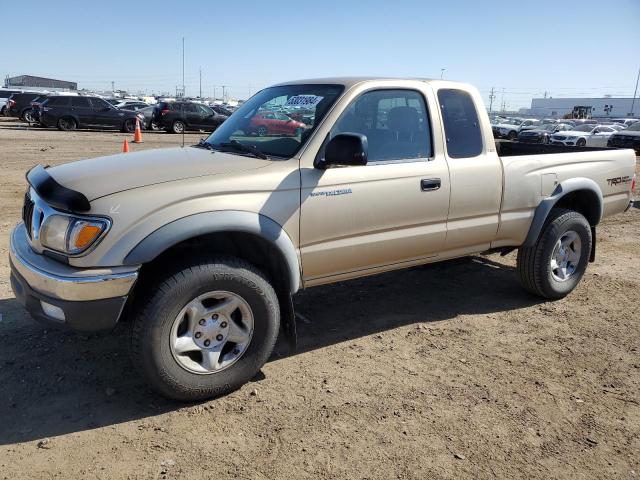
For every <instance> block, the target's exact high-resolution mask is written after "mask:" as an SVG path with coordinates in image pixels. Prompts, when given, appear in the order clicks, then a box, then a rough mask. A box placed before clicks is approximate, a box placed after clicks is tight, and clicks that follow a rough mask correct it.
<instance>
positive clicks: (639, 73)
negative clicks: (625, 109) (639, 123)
mask: <svg viewBox="0 0 640 480" xmlns="http://www.w3.org/2000/svg"><path fill="white" fill-rule="evenodd" d="M638 81H640V68H639V69H638V76H637V77H636V89H635V90H634V91H633V100H631V115H630V116H631V117H633V107H634V106H635V104H636V95H637V94H638Z"/></svg>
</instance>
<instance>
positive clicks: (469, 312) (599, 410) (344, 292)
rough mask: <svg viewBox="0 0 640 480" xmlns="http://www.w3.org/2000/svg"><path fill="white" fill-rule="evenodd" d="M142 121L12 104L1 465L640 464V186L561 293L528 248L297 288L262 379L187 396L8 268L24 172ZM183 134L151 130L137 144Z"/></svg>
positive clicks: (185, 469) (358, 467)
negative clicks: (21, 118)
mask: <svg viewBox="0 0 640 480" xmlns="http://www.w3.org/2000/svg"><path fill="white" fill-rule="evenodd" d="M203 136H206V134H204V133H188V134H186V135H185V136H184V139H185V144H186V145H190V144H193V143H196V142H197V141H198V139H199V138H201V137H203ZM131 137H132V136H131V134H124V133H114V132H99V131H80V130H76V131H73V132H62V131H58V130H53V129H46V130H45V129H41V128H30V127H28V126H27V125H26V124H24V123H21V122H18V121H16V120H14V119H8V118H0V148H1V149H2V161H1V162H0V177H1V178H2V181H1V182H0V258H1V260H0V313H1V314H2V317H1V318H0V320H1V321H0V478H4V479H16V478H33V479H35V478H53V477H59V478H84V477H91V478H105V479H106V478H109V479H112V478H128V479H138V478H140V479H142V478H212V477H216V478H284V479H303V478H309V479H336V478H381V479H389V478H399V479H414V478H415V479H425V478H462V477H466V478H469V477H475V478H525V477H526V478H544V479H548V478H558V477H563V478H584V479H591V478H621V479H632V478H637V477H638V475H640V460H639V456H638V452H639V451H640V343H639V342H640V315H639V314H638V305H639V303H640V302H639V301H638V294H639V292H640V241H639V239H640V208H639V207H640V205H638V203H636V205H635V207H634V208H632V209H631V210H630V211H629V212H628V213H626V214H624V215H619V216H617V217H613V218H609V219H607V220H606V221H605V222H604V223H603V224H602V225H601V226H600V227H599V230H598V242H599V243H598V250H597V259H596V262H595V263H594V264H591V265H590V266H589V269H588V270H587V273H586V275H585V277H584V279H583V281H582V282H581V283H580V285H579V286H578V288H577V289H576V291H575V292H573V293H572V294H571V295H569V296H568V297H567V298H566V299H564V300H560V301H557V302H543V301H541V300H540V299H539V298H537V297H534V296H531V295H529V294H527V293H525V292H524V291H523V290H522V289H521V288H520V286H519V285H518V283H517V280H516V276H515V271H514V267H515V253H512V254H509V255H507V256H506V257H500V256H499V255H491V256H486V257H485V256H477V257H472V258H468V259H461V260H455V261H450V262H446V263H442V264H435V265H428V266H424V267H417V268H412V269H410V270H406V271H397V272H392V273H387V274H383V275H378V276H373V277H369V278H364V279H359V280H354V281H349V282H344V283H339V284H335V285H330V286H324V287H318V288H314V289H310V290H307V291H303V292H302V293H300V294H298V295H297V296H296V298H295V302H296V309H297V311H298V312H299V313H300V314H301V315H302V318H301V320H300V321H299V323H298V332H299V340H300V342H299V343H300V347H299V349H298V351H296V352H295V353H291V352H289V351H288V350H287V348H286V346H284V345H282V346H279V347H278V348H277V353H276V354H274V356H273V357H272V359H271V361H270V362H269V363H267V364H266V366H265V367H264V368H263V370H262V372H261V374H260V375H259V376H258V377H256V378H255V379H254V380H253V382H251V383H249V384H248V385H245V386H244V387H243V388H241V389H240V390H238V391H236V392H234V393H232V394H231V395H228V396H226V397H224V398H220V399H217V400H213V401H209V402H205V403H201V404H196V405H184V404H177V403H172V402H169V401H166V400H163V399H162V398H161V397H158V396H157V395H155V394H153V393H152V392H150V390H149V389H148V388H147V386H146V385H145V383H144V382H143V381H142V380H141V379H140V378H139V377H138V376H137V375H136V374H135V373H134V372H133V369H132V367H131V365H130V363H129V359H128V357H127V354H126V353H127V352H126V346H127V345H126V343H127V341H128V340H127V339H128V337H127V335H126V327H127V326H126V325H121V326H120V327H118V332H117V334H116V335H110V336H107V335H81V334H76V333H69V332H64V331H57V330H45V329H44V327H42V326H40V325H38V324H36V323H35V322H33V321H32V320H31V319H30V318H29V316H28V314H27V313H26V312H25V311H24V310H23V308H22V307H21V306H20V305H19V304H18V302H17V301H16V300H15V299H14V297H13V294H12V292H11V287H10V285H9V262H8V251H7V250H8V235H9V232H10V230H11V228H12V227H13V226H14V225H15V223H16V222H17V221H18V220H19V218H20V208H21V206H22V202H23V195H24V190H25V179H24V174H25V172H26V171H27V170H28V169H29V168H31V167H32V166H34V165H36V164H38V163H41V164H44V165H56V164H60V163H65V162H69V161H73V160H77V159H81V158H89V157H94V156H100V155H108V154H114V153H119V152H120V151H121V149H122V142H123V140H124V139H129V140H130V139H131ZM182 138H183V137H182V136H181V135H173V134H168V133H164V132H161V133H154V132H144V134H143V143H142V144H132V145H131V150H132V151H136V150H139V149H150V148H163V147H169V146H176V145H180V144H181V143H182ZM639 170H640V169H639V168H638V167H636V171H639Z"/></svg>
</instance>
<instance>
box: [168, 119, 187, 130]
mask: <svg viewBox="0 0 640 480" xmlns="http://www.w3.org/2000/svg"><path fill="white" fill-rule="evenodd" d="M185 128H186V125H185V124H184V122H183V121H182V120H176V121H175V122H173V123H172V124H171V131H172V132H173V133H183V132H184V131H185Z"/></svg>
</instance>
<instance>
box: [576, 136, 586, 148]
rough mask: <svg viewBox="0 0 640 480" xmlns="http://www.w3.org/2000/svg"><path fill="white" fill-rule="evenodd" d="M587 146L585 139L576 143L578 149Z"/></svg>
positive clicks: (580, 139)
mask: <svg viewBox="0 0 640 480" xmlns="http://www.w3.org/2000/svg"><path fill="white" fill-rule="evenodd" d="M586 144H587V141H586V140H585V139H584V138H579V139H578V141H577V142H576V146H578V147H584V146H585V145H586Z"/></svg>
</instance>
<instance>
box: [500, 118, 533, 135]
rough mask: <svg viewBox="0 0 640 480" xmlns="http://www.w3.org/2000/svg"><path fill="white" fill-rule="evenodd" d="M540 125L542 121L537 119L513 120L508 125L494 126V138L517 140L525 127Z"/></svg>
mask: <svg viewBox="0 0 640 480" xmlns="http://www.w3.org/2000/svg"><path fill="white" fill-rule="evenodd" d="M537 125H540V121H539V120H536V119H527V120H524V119H521V118H516V119H511V120H509V121H508V122H507V123H499V124H497V125H494V126H493V128H492V130H493V136H494V138H507V139H509V140H516V139H517V138H518V133H519V132H520V130H521V129H522V128H525V127H533V126H537Z"/></svg>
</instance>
